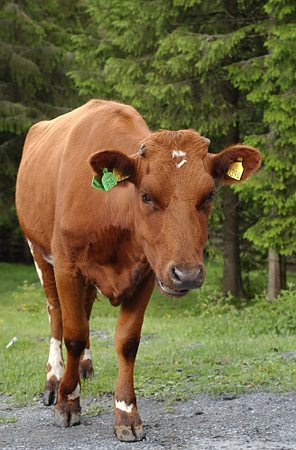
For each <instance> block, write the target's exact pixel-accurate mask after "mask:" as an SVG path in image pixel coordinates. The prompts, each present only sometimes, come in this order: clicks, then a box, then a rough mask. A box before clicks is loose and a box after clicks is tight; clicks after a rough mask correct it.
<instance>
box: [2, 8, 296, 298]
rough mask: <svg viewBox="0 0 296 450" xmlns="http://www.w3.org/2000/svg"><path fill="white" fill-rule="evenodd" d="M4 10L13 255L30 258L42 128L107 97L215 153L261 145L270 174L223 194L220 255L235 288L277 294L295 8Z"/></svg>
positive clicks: (293, 210) (5, 203) (7, 222)
mask: <svg viewBox="0 0 296 450" xmlns="http://www.w3.org/2000/svg"><path fill="white" fill-rule="evenodd" d="M0 3H1V12H0V60H1V64H0V93H1V94H0V260H1V261H9V262H15V261H22V262H24V261H30V257H29V254H28V249H27V247H26V244H25V242H24V240H23V237H22V234H21V231H20V229H19V226H18V222H17V218H16V214H15V206H14V189H15V178H16V173H17V168H18V164H19V161H20V158H21V152H22V145H23V141H24V138H25V135H26V133H27V131H28V129H29V127H30V126H31V125H32V124H33V123H35V122H38V121H40V120H44V119H49V118H53V117H55V116H57V115H59V114H63V113H65V112H67V111H68V110H70V109H72V108H74V107H76V106H79V105H80V104H82V103H83V102H85V101H87V100H88V99H90V98H93V97H98V98H106V99H113V100H118V101H122V102H125V103H129V104H132V105H133V106H134V107H135V108H136V109H138V111H139V112H140V113H141V114H142V115H143V116H144V118H145V119H146V121H147V122H148V124H149V126H150V127H151V128H152V129H156V130H157V129H159V128H170V129H180V128H194V129H196V130H198V131H199V132H201V133H202V134H203V135H206V136H208V137H209V138H210V139H211V147H210V150H211V151H212V152H216V151H219V150H221V149H222V148H224V147H225V146H227V145H229V144H232V143H236V142H245V143H248V144H250V145H253V146H256V147H257V148H259V149H260V150H261V151H262V153H263V164H262V168H261V170H260V172H259V173H258V174H256V175H255V176H254V177H253V178H252V179H251V180H250V181H249V182H247V183H245V184H243V185H241V186H239V187H236V188H230V187H223V188H222V189H221V190H219V192H218V195H217V198H216V205H215V208H214V210H213V213H212V218H211V223H210V240H209V245H208V247H207V257H208V259H209V260H211V261H214V260H216V261H220V262H221V263H222V264H223V279H222V285H221V288H222V290H223V291H224V292H225V293H226V292H230V293H231V294H232V295H233V296H235V297H238V298H246V297H251V296H253V295H254V293H256V292H258V289H261V290H262V289H264V288H265V289H266V290H267V295H268V298H269V299H270V300H272V299H273V298H275V297H276V296H277V294H278V293H279V291H280V290H281V289H283V288H285V287H286V282H287V270H288V269H291V268H293V263H294V264H295V254H296V192H295V180H296V177H295V176H296V132H295V130H296V95H295V94H296V45H295V42H296V3H295V2H294V1H292V0H291V1H289V0H268V1H260V0H254V1H252V0H250V1H247V0H229V1H226V0H224V1H223V0H214V1H201V0H149V1H145V0H108V1H106V0H71V1H70V0H63V1H62V0H48V1H47V2H45V3H43V2H39V1H37V0H19V1H17V0H15V1H9V0H2V1H1V2H0ZM265 267H267V268H268V270H267V271H265ZM256 271H257V272H258V271H259V272H260V271H261V272H260V273H264V277H265V279H264V286H262V285H261V284H260V283H258V278H256V277H251V276H250V274H252V273H256ZM261 279H262V277H261Z"/></svg>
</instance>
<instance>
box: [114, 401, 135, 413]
mask: <svg viewBox="0 0 296 450" xmlns="http://www.w3.org/2000/svg"><path fill="white" fill-rule="evenodd" d="M133 407H134V405H133V403H131V404H130V405H127V404H126V403H125V401H124V400H123V401H119V400H116V401H115V408H117V409H120V411H123V412H126V413H128V414H130V413H131V412H132V409H133Z"/></svg>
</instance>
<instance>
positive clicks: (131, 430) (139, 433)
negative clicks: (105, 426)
mask: <svg viewBox="0 0 296 450" xmlns="http://www.w3.org/2000/svg"><path fill="white" fill-rule="evenodd" d="M114 432H115V434H116V436H117V439H119V440H120V441H123V442H133V441H142V440H143V439H144V438H145V433H144V430H143V425H135V426H125V425H115V426H114Z"/></svg>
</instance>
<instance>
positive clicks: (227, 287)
mask: <svg viewBox="0 0 296 450" xmlns="http://www.w3.org/2000/svg"><path fill="white" fill-rule="evenodd" d="M224 8H225V12H226V15H225V30H226V31H231V30H232V27H233V22H232V19H233V17H235V16H236V15H237V0H225V1H224ZM223 96H224V98H225V100H226V102H227V103H228V107H229V109H230V110H231V111H232V114H235V113H236V112H237V108H238V98H239V94H238V90H237V89H235V87H234V86H233V85H232V84H231V83H230V82H229V81H227V82H226V83H224V85H223ZM238 142H239V124H238V121H237V122H236V123H235V125H232V126H231V127H230V128H229V130H228V133H227V136H226V139H225V144H226V146H228V145H231V144H237V143H238ZM223 212H224V224H223V238H224V251H223V259H224V267H223V282H222V289H223V292H224V293H227V292H230V293H231V294H232V295H233V296H235V297H238V298H243V297H245V295H244V290H243V283H242V276H241V263H240V248H239V197H238V194H236V193H235V192H234V191H233V190H232V189H231V188H230V187H227V188H224V199H223Z"/></svg>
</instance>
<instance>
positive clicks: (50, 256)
mask: <svg viewBox="0 0 296 450" xmlns="http://www.w3.org/2000/svg"><path fill="white" fill-rule="evenodd" d="M42 257H43V259H44V261H46V262H47V263H48V264H50V265H51V266H53V256H52V255H44V253H42Z"/></svg>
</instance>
